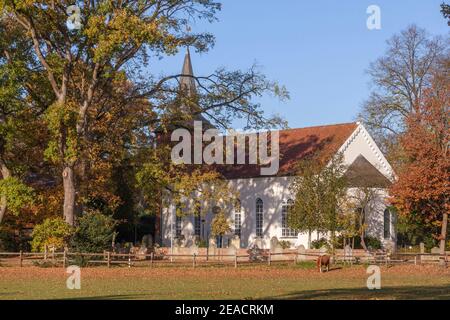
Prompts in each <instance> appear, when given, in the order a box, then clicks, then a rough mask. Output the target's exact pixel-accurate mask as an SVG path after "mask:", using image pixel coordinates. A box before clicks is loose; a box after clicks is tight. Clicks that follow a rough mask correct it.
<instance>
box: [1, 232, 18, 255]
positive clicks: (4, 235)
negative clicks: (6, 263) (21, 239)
mask: <svg viewBox="0 0 450 320" xmlns="http://www.w3.org/2000/svg"><path fill="white" fill-rule="evenodd" d="M17 248H18V245H17V242H16V239H15V237H14V232H13V231H12V230H8V229H6V228H1V227H0V251H6V252H8V251H10V252H15V251H18V250H17Z"/></svg>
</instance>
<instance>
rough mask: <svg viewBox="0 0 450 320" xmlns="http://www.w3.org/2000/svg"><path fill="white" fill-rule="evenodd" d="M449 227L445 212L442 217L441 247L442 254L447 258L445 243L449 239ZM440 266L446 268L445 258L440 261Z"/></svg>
mask: <svg viewBox="0 0 450 320" xmlns="http://www.w3.org/2000/svg"><path fill="white" fill-rule="evenodd" d="M447 225H448V213H447V212H445V213H444V214H443V217H442V227H441V245H440V254H441V255H442V256H445V242H446V239H447ZM439 261H440V262H439V264H440V265H441V266H445V258H444V259H440V260H439Z"/></svg>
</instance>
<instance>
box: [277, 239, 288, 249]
mask: <svg viewBox="0 0 450 320" xmlns="http://www.w3.org/2000/svg"><path fill="white" fill-rule="evenodd" d="M279 244H280V246H281V248H283V249H289V248H290V247H291V243H290V242H289V241H286V240H283V241H280V242H279Z"/></svg>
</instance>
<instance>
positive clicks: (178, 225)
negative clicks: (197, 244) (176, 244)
mask: <svg viewBox="0 0 450 320" xmlns="http://www.w3.org/2000/svg"><path fill="white" fill-rule="evenodd" d="M182 222H183V219H182V218H181V217H180V216H176V218H175V235H176V236H177V237H179V236H181V227H182Z"/></svg>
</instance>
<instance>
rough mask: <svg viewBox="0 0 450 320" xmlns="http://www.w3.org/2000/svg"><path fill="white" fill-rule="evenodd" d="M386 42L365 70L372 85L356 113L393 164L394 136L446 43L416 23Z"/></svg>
mask: <svg viewBox="0 0 450 320" xmlns="http://www.w3.org/2000/svg"><path fill="white" fill-rule="evenodd" d="M387 45H388V47H387V50H386V52H385V54H384V55H383V56H382V57H380V58H379V59H377V60H376V61H375V62H373V63H371V65H370V67H369V69H368V70H367V73H368V74H369V76H370V77H371V85H372V88H373V89H372V92H371V94H370V97H369V99H367V101H365V103H364V104H363V106H362V110H361V113H360V115H359V117H360V118H361V119H362V120H363V121H364V123H365V125H366V126H367V127H368V129H369V130H370V131H371V132H372V133H373V134H374V137H375V138H376V139H377V140H378V142H379V145H380V146H381V147H382V149H383V151H384V152H385V153H386V154H387V156H388V158H389V160H391V162H393V164H394V165H396V162H397V161H396V156H397V137H398V135H399V134H400V133H402V132H404V130H405V125H406V124H405V119H406V118H407V117H408V116H409V115H410V114H413V113H415V112H417V110H416V106H417V101H419V100H420V99H421V98H422V96H423V92H424V91H425V89H426V88H429V87H430V79H431V75H432V72H433V70H434V69H436V68H437V66H438V64H439V61H440V60H441V59H442V57H443V56H445V54H446V53H447V52H448V47H447V44H446V42H444V41H443V40H442V39H441V38H439V37H435V38H432V37H431V36H430V35H429V34H428V33H427V32H426V31H425V30H424V29H421V28H419V27H417V26H415V25H411V26H409V27H408V28H407V29H406V30H404V31H402V32H401V33H400V34H396V35H394V36H393V37H392V38H391V39H389V40H388V41H387Z"/></svg>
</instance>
